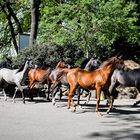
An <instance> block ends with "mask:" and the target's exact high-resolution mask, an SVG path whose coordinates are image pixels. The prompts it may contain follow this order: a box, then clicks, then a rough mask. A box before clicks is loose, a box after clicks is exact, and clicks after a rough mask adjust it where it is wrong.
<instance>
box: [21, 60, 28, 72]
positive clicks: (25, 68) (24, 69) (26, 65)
mask: <svg viewBox="0 0 140 140" xmlns="http://www.w3.org/2000/svg"><path fill="white" fill-rule="evenodd" d="M28 66H29V64H28V61H26V63H25V65H24V68H23V70H22V71H21V75H23V74H24V73H25V72H26V70H27V68H28Z"/></svg>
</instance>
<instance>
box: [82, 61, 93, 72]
mask: <svg viewBox="0 0 140 140" xmlns="http://www.w3.org/2000/svg"><path fill="white" fill-rule="evenodd" d="M91 67H92V66H91V64H90V63H89V62H88V63H87V64H86V66H85V68H84V70H88V71H89V70H90V69H91Z"/></svg>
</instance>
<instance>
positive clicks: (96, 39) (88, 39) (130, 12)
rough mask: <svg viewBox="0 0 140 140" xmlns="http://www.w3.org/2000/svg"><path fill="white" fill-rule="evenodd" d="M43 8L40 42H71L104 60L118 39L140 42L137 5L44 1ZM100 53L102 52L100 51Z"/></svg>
mask: <svg viewBox="0 0 140 140" xmlns="http://www.w3.org/2000/svg"><path fill="white" fill-rule="evenodd" d="M47 3H48V4H47V5H46V6H44V8H43V9H42V13H41V14H42V17H41V21H40V30H39V31H40V34H39V38H40V40H42V42H50V43H56V44H59V45H64V44H67V43H72V44H74V45H75V46H79V47H80V48H83V50H84V51H85V52H89V53H91V52H93V53H94V54H96V55H97V56H100V57H106V56H105V55H106V54H107V56H109V55H110V54H112V53H114V51H115V48H113V44H114V42H115V41H116V40H118V39H119V38H122V37H123V38H124V39H125V40H126V41H127V42H131V44H134V43H136V42H139V33H138V27H137V26H136V22H137V19H138V15H137V12H136V4H135V3H133V2H125V1H124V0H110V1H106V0H76V1H67V2H65V3H64V2H60V3H59V2H58V3H56V1H52V2H49V1H47ZM100 50H101V51H100Z"/></svg>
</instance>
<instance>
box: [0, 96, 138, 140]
mask: <svg viewBox="0 0 140 140" xmlns="http://www.w3.org/2000/svg"><path fill="white" fill-rule="evenodd" d="M35 101H36V102H30V101H26V104H23V103H22V100H21V99H16V103H13V102H12V99H11V98H9V99H8V101H7V102H5V101H3V97H0V140H90V139H92V140H139V139H140V106H137V107H135V108H131V105H132V104H133V103H134V102H135V100H124V99H123V100H115V103H114V105H115V107H116V109H117V110H115V112H113V113H110V114H109V115H107V114H106V110H107V108H106V107H105V103H106V101H101V103H100V111H101V112H102V113H103V116H97V114H96V113H95V104H96V101H95V100H94V99H92V101H90V103H89V104H88V105H86V106H82V107H83V109H80V108H77V111H76V113H72V112H69V111H68V110H67V108H66V105H67V100H65V99H64V100H62V101H61V102H57V107H56V106H53V105H52V104H51V103H50V102H46V101H45V100H44V99H41V98H36V99H35ZM83 102H84V101H82V102H81V103H83Z"/></svg>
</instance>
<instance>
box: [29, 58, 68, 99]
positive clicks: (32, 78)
mask: <svg viewBox="0 0 140 140" xmlns="http://www.w3.org/2000/svg"><path fill="white" fill-rule="evenodd" d="M63 67H67V64H66V63H65V61H64V60H60V61H59V62H58V63H57V65H56V67H55V68H57V69H59V68H60V69H61V68H63ZM50 73H51V68H48V69H46V70H42V69H31V70H30V71H29V72H28V78H29V92H30V90H31V89H32V88H33V87H34V86H35V85H36V84H37V83H42V84H48V96H47V100H49V93H50V82H49V77H48V76H49V75H50ZM31 100H33V96H32V95H31Z"/></svg>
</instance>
